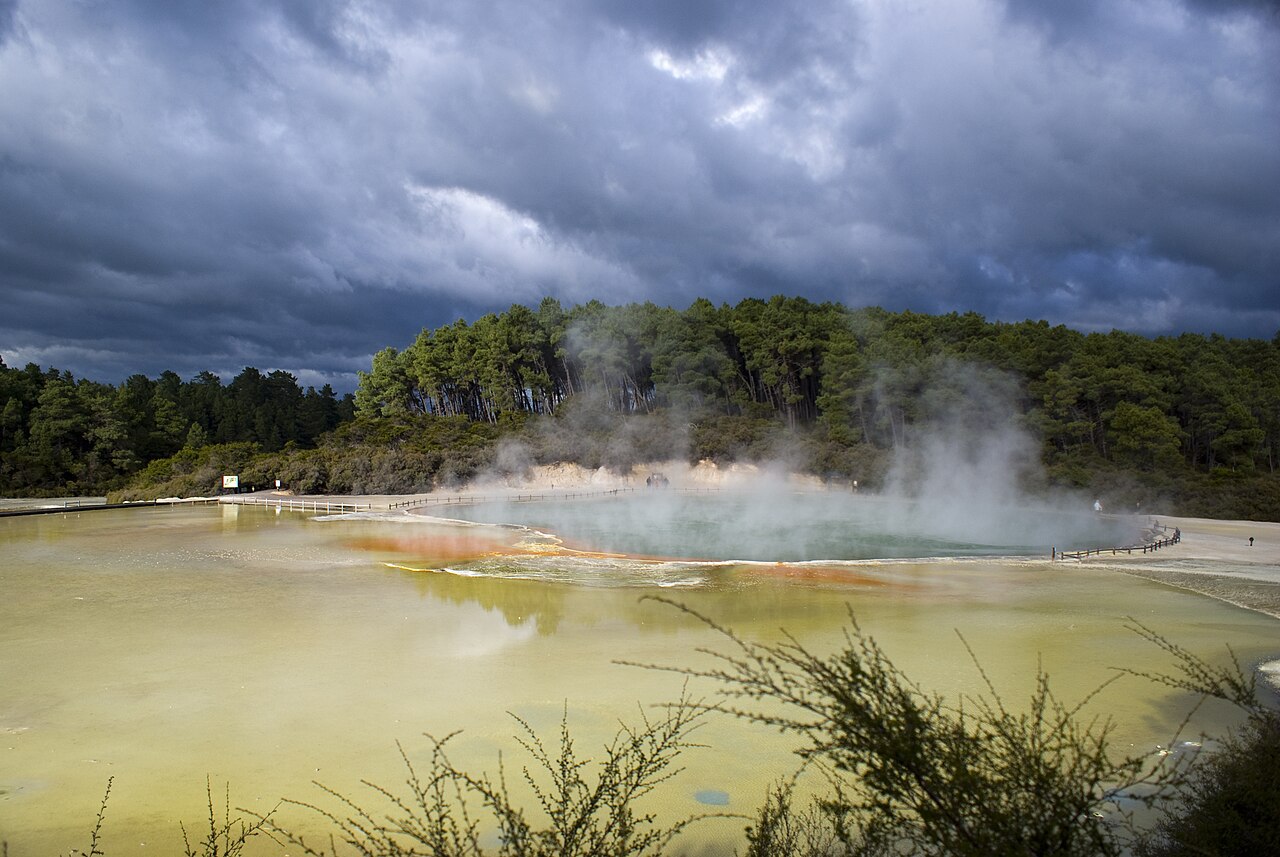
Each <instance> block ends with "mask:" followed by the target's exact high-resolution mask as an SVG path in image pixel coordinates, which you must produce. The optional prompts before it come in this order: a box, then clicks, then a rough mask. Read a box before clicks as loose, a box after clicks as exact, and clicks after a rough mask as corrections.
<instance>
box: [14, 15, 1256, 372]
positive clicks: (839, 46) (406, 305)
mask: <svg viewBox="0 0 1280 857" xmlns="http://www.w3.org/2000/svg"><path fill="white" fill-rule="evenodd" d="M777 293H785V294H796V295H804V296H806V297H809V298H811V299H814V300H828V299H829V300H837V301H842V302H844V303H846V304H849V305H850V306H865V305H872V304H878V305H881V306H884V307H886V308H889V309H893V310H901V309H914V310H918V311H922V312H949V311H951V310H958V311H966V310H974V311H977V312H980V313H983V314H984V315H986V316H987V317H988V318H989V319H993V320H995V319H1000V320H1010V321H1015V320H1021V319H1025V318H1036V319H1039V318H1045V319H1048V320H1049V321H1051V322H1053V323H1055V324H1057V323H1062V324H1067V325H1069V326H1072V327H1076V328H1079V329H1082V330H1110V329H1111V328H1113V327H1119V328H1122V329H1127V330H1133V331H1138V332H1141V333H1148V334H1157V333H1178V332H1182V331H1187V330H1191V331H1201V332H1209V331H1218V332H1222V333H1225V334H1228V335H1233V336H1254V337H1264V338H1268V339H1269V338H1271V337H1272V336H1273V335H1275V333H1276V332H1277V330H1278V329H1280V14H1278V13H1277V11H1276V7H1275V5H1274V4H1272V3H1265V2H1257V0H1255V2H1224V0H1216V2H1211V0H1182V2H1177V0H1150V2H1147V0H1141V2H1125V0H1025V2H1018V0H1009V2H998V0H996V2H988V0H936V2H929V0H842V2H833V0H771V2H763V0H758V2H748V0H510V2H507V1H506V0H502V1H501V2H487V0H426V2H423V0H354V2H345V0H0V355H2V356H3V358H4V360H5V362H6V363H7V364H8V365H10V366H21V365H24V364H25V363H27V362H28V361H34V362H36V363H39V364H41V365H42V366H45V367H48V366H56V367H58V368H61V369H70V370H71V371H73V372H75V373H76V374H77V375H78V376H84V377H89V378H93V379H96V380H104V381H111V382H118V381H120V380H122V379H123V378H124V377H126V376H127V375H129V374H131V373H133V372H143V373H145V374H148V375H150V376H152V377H154V376H155V375H156V374H158V373H159V372H160V371H161V370H163V369H166V368H171V369H173V370H175V371H177V372H178V373H179V374H180V375H182V376H183V377H184V378H187V377H190V376H191V375H192V374H194V373H195V372H197V371H199V370H201V369H211V370H213V371H215V372H219V373H229V374H235V373H236V372H238V371H239V370H240V369H241V368H243V367H244V366H246V365H253V366H256V367H259V368H261V369H263V370H268V369H277V368H279V369H286V370H288V371H291V372H294V373H295V374H296V375H298V376H299V378H300V380H301V381H302V383H303V384H316V385H319V384H321V383H324V382H325V381H329V382H332V383H333V384H334V386H335V387H337V388H338V389H340V390H345V389H351V388H352V386H353V385H354V380H355V379H354V372H355V371H356V370H357V369H367V368H368V366H369V361H370V357H371V355H372V353H373V352H374V351H377V350H378V349H380V348H382V347H384V346H386V345H395V346H397V347H402V346H404V345H406V344H407V343H409V342H410V341H412V339H413V337H414V336H415V335H416V334H417V332H418V331H419V330H421V329H422V328H423V327H424V326H431V327H433V326H437V325H439V324H443V323H448V322H450V321H452V320H454V319H456V318H459V317H464V318H467V319H468V320H472V319H474V318H476V317H477V316H479V315H480V314H482V313H484V312H487V311H490V310H501V309H505V308H506V307H508V306H510V305H511V304H512V303H525V304H530V305H533V304H536V303H537V301H539V300H540V299H541V298H542V297H543V296H544V295H553V296H555V297H558V298H560V299H561V300H562V301H563V302H564V303H565V304H572V303H578V302H582V301H585V300H588V299H591V298H598V299H600V300H603V301H604V302H606V303H624V302H629V301H637V300H653V301H655V302H656V303H659V304H664V305H671V306H675V307H678V308H683V307H685V306H687V305H688V304H689V303H690V302H691V301H692V299H693V298H694V297H698V296H703V297H708V298H711V299H712V300H714V301H716V302H722V301H727V302H730V303H735V302H737V301H738V300H740V299H741V298H743V297H747V296H759V297H767V296H769V295H772V294H777Z"/></svg>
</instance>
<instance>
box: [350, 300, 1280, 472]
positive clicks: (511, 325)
mask: <svg viewBox="0 0 1280 857" xmlns="http://www.w3.org/2000/svg"><path fill="white" fill-rule="evenodd" d="M957 363H960V364H963V365H966V366H968V367H969V368H970V371H971V373H977V374H979V375H981V374H983V373H985V374H986V375H988V376H989V377H988V379H987V380H988V381H990V382H991V383H992V384H995V385H997V386H999V385H1001V384H1006V386H1007V381H1008V380H1009V379H1012V380H1013V382H1014V383H1013V389H1012V390H1011V393H1010V397H1011V399H1012V405H1013V409H1014V410H1016V411H1017V412H1018V413H1019V414H1020V415H1021V417H1022V418H1023V419H1024V421H1025V423H1026V424H1027V425H1028V426H1029V427H1030V428H1032V429H1033V430H1034V431H1035V433H1036V434H1038V436H1039V437H1040V438H1042V440H1043V442H1044V459H1045V461H1046V463H1047V464H1049V465H1050V467H1051V468H1052V469H1054V470H1055V472H1056V473H1057V474H1058V475H1059V476H1061V477H1063V478H1064V479H1065V480H1066V481H1072V476H1073V474H1075V475H1078V474H1079V472H1081V471H1082V470H1086V469H1088V467H1089V466H1091V465H1093V464H1097V463H1107V464H1112V465H1119V466H1123V467H1126V468H1129V469H1131V470H1134V471H1137V472H1145V473H1152V472H1157V471H1164V472H1168V471H1177V470H1194V471H1200V472H1206V473H1208V472H1220V473H1255V472H1265V473H1274V472H1275V469H1276V464H1277V452H1278V451H1280V448H1278V446H1277V444H1278V443H1280V334H1277V337H1276V338H1275V339H1272V340H1270V341H1267V340H1258V339H1229V338H1226V337H1223V336H1219V335H1216V334H1215V335H1211V336H1203V335H1200V334H1191V333H1188V334H1182V335H1180V336H1176V337H1156V338H1147V337H1143V336H1139V335H1136V334H1131V333H1124V332H1121V331H1112V332H1110V333H1088V334H1086V333H1081V332H1079V331H1075V330H1071V329H1069V328H1067V327H1064V326H1062V325H1058V326H1050V325H1049V324H1048V323H1047V322H1044V321H1024V322H1017V323H1005V322H989V321H987V320H986V319H984V318H983V317H982V316H981V315H978V314H976V313H950V314H947V315H925V314H921V313H915V312H910V311H906V312H899V313H893V312H888V311H885V310H883V309H879V308H874V307H872V308H863V309H850V308H848V307H845V306H843V305H841V304H837V303H814V302H811V301H808V300H806V299H804V298H801V297H783V296H777V297H773V298H771V299H769V300H759V299H755V298H748V299H746V300H743V301H741V302H739V303H738V304H736V305H735V306H729V305H727V304H723V305H721V306H715V305H714V304H712V303H711V302H710V301H707V300H705V299H698V300H695V301H694V302H693V303H692V304H691V305H690V306H689V307H688V308H687V309H685V310H676V309H672V308H670V307H660V306H656V305H654V304H652V303H643V304H639V303H632V304H626V305H622V306H605V305H604V304H602V303H600V302H599V301H589V302H587V303H585V304H581V305H577V306H573V307H571V308H569V309H567V310H566V309H565V308H563V307H562V306H561V304H560V303H559V302H558V301H556V300H554V299H552V298H547V299H544V300H543V301H542V303H541V304H540V305H539V306H538V307H537V309H536V310H535V309H530V308H528V307H525V306H521V305H516V306H512V307H511V308H510V309H509V310H507V311H506V312H503V313H491V314H489V315H485V316H483V317H481V318H479V319H477V320H476V321H475V322H474V323H471V324H468V323H467V322H466V321H463V320H459V321H457V322H455V323H453V324H451V325H446V326H442V327H438V328H435V329H433V330H432V329H424V330H423V331H422V333H421V334H420V335H419V336H418V337H417V339H416V340H415V341H414V342H413V343H411V344H410V345H408V346H407V347H406V348H404V349H403V350H397V349H395V348H390V347H389V348H385V349H383V350H382V351H380V352H378V354H377V355H375V357H374V359H373V365H372V367H371V370H370V371H369V372H367V373H361V376H360V385H359V389H358V390H357V392H356V408H357V412H358V413H360V414H362V415H365V416H369V417H379V416H396V415H403V414H414V413H417V414H440V415H451V416H464V417H466V418H468V419H470V420H474V421H487V422H491V423H498V422H499V421H500V420H502V419H503V418H504V416H509V415H519V414H555V413H556V412H557V409H559V408H560V407H561V406H562V405H563V404H564V402H565V401H566V400H567V399H569V398H570V397H572V396H575V395H579V394H590V395H591V396H593V397H595V398H596V399H597V400H598V401H600V402H601V403H602V404H603V406H604V407H606V408H608V409H610V410H612V411H615V412H618V413H622V414H636V413H652V412H654V411H657V410H662V409H674V410H677V411H681V412H687V413H689V414H691V415H695V416H696V415H709V414H710V415H723V416H731V417H732V416H747V417H755V418H761V417H764V418H772V419H776V420H778V421H780V422H782V423H784V424H785V425H787V426H788V427H791V428H800V429H804V428H813V429H817V430H820V431H821V432H823V433H825V434H826V435H827V436H829V437H830V438H832V439H834V440H836V441H837V442H840V443H844V444H858V443H865V444H871V445H873V446H875V447H877V448H880V449H889V448H897V447H900V446H903V445H908V444H910V443H911V440H912V435H913V433H914V432H915V431H917V430H918V428H919V427H920V426H922V425H924V424H926V423H927V422H929V420H930V418H931V417H936V416H938V415H939V414H942V413H944V412H945V406H946V405H947V403H948V402H947V400H948V398H949V397H952V398H954V391H952V392H951V393H949V392H948V389H947V388H948V386H949V385H951V384H952V382H951V381H950V380H949V378H950V376H951V375H953V374H954V367H955V365H956V364H957ZM1075 481H1079V480H1078V479H1077V480H1075Z"/></svg>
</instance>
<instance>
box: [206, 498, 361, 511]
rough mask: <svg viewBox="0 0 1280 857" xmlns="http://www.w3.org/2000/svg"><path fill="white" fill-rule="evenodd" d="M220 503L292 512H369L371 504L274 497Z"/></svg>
mask: <svg viewBox="0 0 1280 857" xmlns="http://www.w3.org/2000/svg"><path fill="white" fill-rule="evenodd" d="M218 502H219V503H227V504H230V505H232V506H274V507H275V508H277V509H288V510H289V511H291V512H367V511H369V510H370V509H372V508H373V505H372V504H371V503H340V502H337V501H333V500H285V499H283V498H280V499H277V498H273V497H237V496H234V495H232V496H229V497H219V498H218Z"/></svg>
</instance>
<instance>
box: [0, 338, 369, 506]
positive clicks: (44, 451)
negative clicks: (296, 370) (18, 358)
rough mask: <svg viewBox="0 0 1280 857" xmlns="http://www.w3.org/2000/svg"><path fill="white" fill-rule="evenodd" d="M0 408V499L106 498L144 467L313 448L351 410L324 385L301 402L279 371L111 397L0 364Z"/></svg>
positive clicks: (105, 387)
mask: <svg viewBox="0 0 1280 857" xmlns="http://www.w3.org/2000/svg"><path fill="white" fill-rule="evenodd" d="M0 403H3V404H2V405H0V407H2V408H3V410H2V411H0V414H2V415H0V493H2V494H32V493H40V492H54V491H56V492H66V493H81V494H92V493H98V492H102V491H107V490H110V489H112V488H115V487H118V486H119V485H122V484H123V483H124V481H125V480H126V479H128V478H129V477H132V476H134V475H135V474H138V473H139V472H140V471H144V470H146V469H148V468H149V465H150V464H151V463H152V462H156V461H157V460H161V459H164V458H167V457H168V456H171V455H174V454H175V453H180V452H181V453H183V454H185V456H186V458H191V457H192V456H193V455H195V454H196V453H197V452H198V451H199V450H202V449H204V448H205V447H207V446H208V445H209V444H241V445H246V444H248V445H252V450H253V451H257V450H259V449H261V450H266V451H275V450H280V449H283V448H285V447H286V446H288V445H290V444H292V445H295V446H301V447H307V446H312V445H314V443H315V441H316V439H317V438H319V437H320V436H321V435H323V434H324V433H325V432H328V431H330V430H332V429H333V428H335V427H336V426H337V425H338V424H339V423H341V422H343V421H344V420H348V419H350V418H351V414H352V410H353V407H354V406H353V400H352V398H351V397H350V396H348V397H346V398H345V399H339V398H338V397H337V396H336V395H335V394H334V391H333V389H332V388H331V387H330V386H329V385H328V384H326V385H324V386H323V387H322V388H320V390H316V389H315V388H313V387H308V388H307V389H306V391H305V392H304V391H303V390H302V389H301V388H299V386H298V382H297V379H296V378H294V376H292V375H290V374H289V373H287V372H280V371H276V372H271V373H269V374H267V375H263V374H262V373H261V372H259V371H258V370H257V369H252V368H247V369H245V370H244V371H243V372H241V373H240V374H239V375H237V376H236V378H235V379H234V380H233V381H232V382H231V383H230V384H227V385H223V383H222V381H221V379H219V378H218V376H216V375H213V374H211V373H209V372H201V373H200V374H198V375H196V376H195V377H194V378H193V379H191V380H190V381H186V382H184V381H183V380H182V379H181V378H179V377H178V376H177V375H176V374H174V373H173V372H165V373H163V374H161V375H160V377H159V378H158V379H156V380H151V379H149V378H147V377H146V376H144V375H133V376H131V377H130V378H128V379H127V380H126V381H125V382H124V383H123V384H120V385H119V386H118V387H116V386H112V385H110V384H102V383H98V382H95V381H87V380H84V379H76V378H74V377H72V375H71V374H70V373H68V372H58V371H57V370H55V369H49V370H47V371H45V370H41V368H40V367H39V366H36V365H35V364H28V365H27V366H26V368H24V369H11V368H9V367H7V366H5V365H4V362H3V361H2V360H0ZM204 457H206V458H207V457H209V454H208V453H205V454H204ZM241 457H244V456H241ZM226 472H236V471H226ZM148 475H153V474H150V473H149V474H148ZM151 481H153V480H151ZM212 484H213V483H210V485H212ZM207 490H208V487H205V488H202V491H201V493H203V492H204V491H207Z"/></svg>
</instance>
